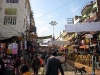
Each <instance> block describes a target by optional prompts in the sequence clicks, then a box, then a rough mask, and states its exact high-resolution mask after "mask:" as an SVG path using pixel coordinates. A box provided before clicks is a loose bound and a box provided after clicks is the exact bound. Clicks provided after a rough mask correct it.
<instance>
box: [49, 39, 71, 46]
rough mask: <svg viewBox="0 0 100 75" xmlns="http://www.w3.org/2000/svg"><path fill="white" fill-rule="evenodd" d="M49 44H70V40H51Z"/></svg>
mask: <svg viewBox="0 0 100 75" xmlns="http://www.w3.org/2000/svg"><path fill="white" fill-rule="evenodd" d="M50 44H51V45H53V44H54V45H70V41H56V40H55V41H53V40H51V42H50Z"/></svg>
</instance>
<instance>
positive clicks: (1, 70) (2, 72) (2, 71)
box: [0, 58, 5, 75]
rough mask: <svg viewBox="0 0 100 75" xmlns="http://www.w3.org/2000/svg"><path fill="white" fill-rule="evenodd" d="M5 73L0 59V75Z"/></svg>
mask: <svg viewBox="0 0 100 75" xmlns="http://www.w3.org/2000/svg"><path fill="white" fill-rule="evenodd" d="M4 71H5V66H4V62H3V60H2V58H0V75H3V74H4Z"/></svg>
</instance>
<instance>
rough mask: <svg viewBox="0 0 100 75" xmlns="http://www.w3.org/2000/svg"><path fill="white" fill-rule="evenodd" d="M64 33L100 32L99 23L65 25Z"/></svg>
mask: <svg viewBox="0 0 100 75" xmlns="http://www.w3.org/2000/svg"><path fill="white" fill-rule="evenodd" d="M65 30H66V32H67V33H68V32H84V31H100V22H91V23H84V24H70V25H65Z"/></svg>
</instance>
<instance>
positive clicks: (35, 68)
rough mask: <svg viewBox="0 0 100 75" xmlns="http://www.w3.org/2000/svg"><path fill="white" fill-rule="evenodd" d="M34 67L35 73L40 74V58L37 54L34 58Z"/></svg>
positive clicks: (35, 74)
mask: <svg viewBox="0 0 100 75" xmlns="http://www.w3.org/2000/svg"><path fill="white" fill-rule="evenodd" d="M32 68H33V70H34V75H38V69H39V68H40V60H39V58H38V57H37V55H35V56H34V58H33V62H32Z"/></svg>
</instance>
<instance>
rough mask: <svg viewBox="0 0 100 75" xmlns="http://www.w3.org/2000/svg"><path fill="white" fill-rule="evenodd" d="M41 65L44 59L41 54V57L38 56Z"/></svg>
mask: <svg viewBox="0 0 100 75" xmlns="http://www.w3.org/2000/svg"><path fill="white" fill-rule="evenodd" d="M41 65H44V59H43V57H42V56H41V58H40V66H41Z"/></svg>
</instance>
